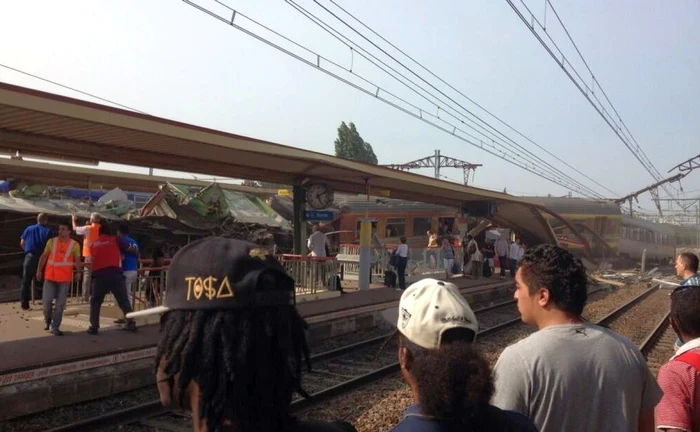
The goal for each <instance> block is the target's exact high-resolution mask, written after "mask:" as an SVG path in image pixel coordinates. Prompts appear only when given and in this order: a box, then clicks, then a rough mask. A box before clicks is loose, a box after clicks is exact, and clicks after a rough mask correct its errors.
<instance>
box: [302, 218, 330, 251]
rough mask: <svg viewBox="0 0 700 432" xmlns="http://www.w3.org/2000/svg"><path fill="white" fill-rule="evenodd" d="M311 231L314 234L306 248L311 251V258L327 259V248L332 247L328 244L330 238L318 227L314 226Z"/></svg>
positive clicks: (307, 242)
mask: <svg viewBox="0 0 700 432" xmlns="http://www.w3.org/2000/svg"><path fill="white" fill-rule="evenodd" d="M311 229H312V231H313V233H312V234H311V235H310V236H309V239H308V240H307V241H306V247H308V248H309V250H310V251H311V256H313V257H325V256H326V246H329V247H330V245H329V244H328V238H327V237H326V235H325V234H324V233H323V232H321V230H320V228H319V226H318V225H314V226H313V228H311Z"/></svg>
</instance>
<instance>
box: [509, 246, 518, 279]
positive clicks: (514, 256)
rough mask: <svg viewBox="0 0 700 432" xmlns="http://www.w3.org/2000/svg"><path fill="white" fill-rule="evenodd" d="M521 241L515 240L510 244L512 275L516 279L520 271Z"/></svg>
mask: <svg viewBox="0 0 700 432" xmlns="http://www.w3.org/2000/svg"><path fill="white" fill-rule="evenodd" d="M520 252H521V248H520V239H517V240H515V241H514V242H513V243H511V244H510V275H511V276H512V277H515V272H516V271H517V270H518V261H519V260H520Z"/></svg>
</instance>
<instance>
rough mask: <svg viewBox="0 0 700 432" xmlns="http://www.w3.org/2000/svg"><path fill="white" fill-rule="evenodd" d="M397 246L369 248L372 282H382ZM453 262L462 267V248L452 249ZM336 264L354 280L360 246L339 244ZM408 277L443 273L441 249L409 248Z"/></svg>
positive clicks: (347, 276)
mask: <svg viewBox="0 0 700 432" xmlns="http://www.w3.org/2000/svg"><path fill="white" fill-rule="evenodd" d="M396 247H398V245H382V246H381V247H378V246H374V247H372V248H371V254H370V257H371V261H370V262H371V267H370V268H371V270H370V275H371V276H370V277H371V278H372V280H375V279H376V280H383V278H384V272H385V271H386V270H388V269H389V268H390V266H389V257H390V255H391V252H392V251H393V250H394V248H396ZM454 252H455V254H454V255H455V262H456V263H457V264H458V266H459V267H460V268H461V267H462V262H463V256H464V254H463V252H462V248H459V247H456V248H454ZM337 259H338V262H339V263H340V265H341V266H342V270H341V272H342V274H343V275H344V277H345V278H347V279H349V280H356V279H357V278H358V275H359V267H360V246H359V245H356V244H341V245H340V253H339V254H338V256H337ZM406 271H407V273H408V274H409V276H418V275H430V274H434V273H440V274H442V273H444V271H445V264H444V252H443V251H442V249H441V248H434V249H428V248H410V249H409V250H408V266H407V268H406Z"/></svg>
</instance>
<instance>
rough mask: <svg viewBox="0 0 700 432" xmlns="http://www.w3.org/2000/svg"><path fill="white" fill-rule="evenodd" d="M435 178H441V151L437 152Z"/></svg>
mask: <svg viewBox="0 0 700 432" xmlns="http://www.w3.org/2000/svg"><path fill="white" fill-rule="evenodd" d="M435 178H436V179H439V178H440V150H435Z"/></svg>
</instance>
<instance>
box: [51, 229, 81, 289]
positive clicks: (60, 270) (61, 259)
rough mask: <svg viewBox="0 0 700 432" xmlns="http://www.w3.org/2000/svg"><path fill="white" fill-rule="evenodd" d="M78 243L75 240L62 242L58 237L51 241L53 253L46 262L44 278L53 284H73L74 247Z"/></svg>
mask: <svg viewBox="0 0 700 432" xmlns="http://www.w3.org/2000/svg"><path fill="white" fill-rule="evenodd" d="M76 245H77V243H76V242H75V240H73V239H69V240H68V241H67V242H61V240H60V239H59V238H58V237H54V238H52V239H51V252H50V253H49V260H48V261H47V262H46V274H45V276H44V278H45V279H46V280H47V281H51V282H71V281H72V280H73V264H74V259H73V253H72V252H73V247H74V246H76Z"/></svg>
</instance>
